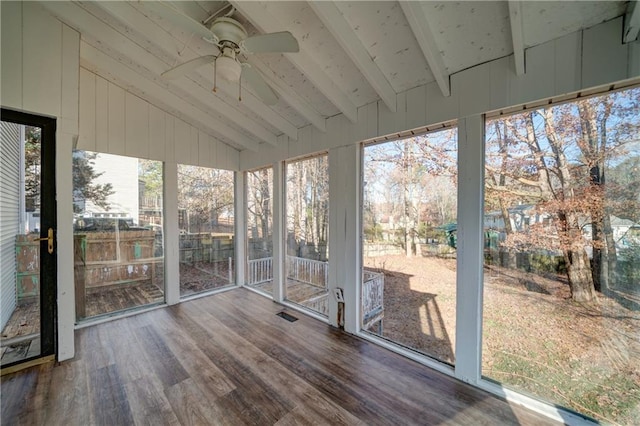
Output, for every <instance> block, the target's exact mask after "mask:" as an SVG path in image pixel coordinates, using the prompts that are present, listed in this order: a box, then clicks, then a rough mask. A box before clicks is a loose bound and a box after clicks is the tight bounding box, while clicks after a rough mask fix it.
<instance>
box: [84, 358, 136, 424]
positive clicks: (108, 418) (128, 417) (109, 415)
mask: <svg viewBox="0 0 640 426" xmlns="http://www.w3.org/2000/svg"><path fill="white" fill-rule="evenodd" d="M89 391H90V393H91V400H92V401H91V402H92V405H93V412H92V418H91V423H93V424H100V425H128V424H132V423H133V415H132V414H131V407H130V406H129V401H128V399H127V394H126V391H125V388H124V385H123V383H122V381H121V380H120V374H119V373H118V369H117V367H116V366H115V365H114V364H110V365H107V366H106V367H101V368H98V369H96V370H92V371H89Z"/></svg>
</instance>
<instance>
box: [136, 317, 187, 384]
mask: <svg viewBox="0 0 640 426" xmlns="http://www.w3.org/2000/svg"><path fill="white" fill-rule="evenodd" d="M135 335H136V337H137V339H138V341H139V342H140V344H141V345H142V346H143V347H144V350H145V352H146V353H147V354H149V355H150V356H149V357H147V360H148V361H149V362H150V363H151V365H152V366H153V368H154V370H155V374H156V375H157V376H158V377H160V380H161V381H162V383H163V385H164V386H165V387H169V386H173V385H175V384H177V383H180V382H181V381H183V380H186V379H188V378H189V374H187V372H186V371H185V369H184V368H183V367H182V364H180V361H178V359H177V358H176V357H175V355H174V354H173V352H171V350H170V349H169V348H168V347H167V345H166V344H165V343H164V341H163V338H162V337H161V336H160V334H158V331H157V330H156V329H155V327H154V326H152V325H147V326H145V327H142V328H139V329H136V330H135Z"/></svg>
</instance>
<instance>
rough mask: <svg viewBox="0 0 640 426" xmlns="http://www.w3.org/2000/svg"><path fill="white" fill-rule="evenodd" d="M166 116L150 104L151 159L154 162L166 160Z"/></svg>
mask: <svg viewBox="0 0 640 426" xmlns="http://www.w3.org/2000/svg"><path fill="white" fill-rule="evenodd" d="M166 116H167V114H165V113H164V111H162V110H161V109H160V108H157V107H155V106H153V105H151V104H149V158H150V159H152V160H160V161H161V160H164V159H165V145H166V142H165V139H166V133H167V132H166V129H165V122H166V119H167V118H166Z"/></svg>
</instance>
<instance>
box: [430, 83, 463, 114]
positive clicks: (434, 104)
mask: <svg viewBox="0 0 640 426" xmlns="http://www.w3.org/2000/svg"><path fill="white" fill-rule="evenodd" d="M425 96H426V97H427V120H426V121H427V123H430V124H431V123H439V122H441V121H447V120H451V119H452V118H456V117H458V115H459V114H458V113H459V110H458V107H459V105H458V92H452V93H451V96H448V97H444V96H443V95H442V91H441V90H440V88H439V87H438V84H437V83H435V82H434V83H429V84H427V86H426V93H425Z"/></svg>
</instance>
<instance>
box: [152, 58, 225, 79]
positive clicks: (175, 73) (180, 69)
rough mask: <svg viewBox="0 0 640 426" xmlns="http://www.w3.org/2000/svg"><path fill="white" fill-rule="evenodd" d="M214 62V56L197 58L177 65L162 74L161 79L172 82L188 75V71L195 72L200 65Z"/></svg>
mask: <svg viewBox="0 0 640 426" xmlns="http://www.w3.org/2000/svg"><path fill="white" fill-rule="evenodd" d="M215 60H216V57H215V56H214V55H206V56H200V57H199V58H195V59H192V60H190V61H187V62H185V63H183V64H180V65H178V66H177V67H174V68H171V69H170V70H167V71H165V72H163V73H162V77H164V78H166V79H167V80H173V79H175V78H178V77H180V76H183V75H185V74H188V73H189V72H190V71H192V70H195V69H196V68H198V67H201V66H202V65H205V64H210V63H212V62H213V61H215Z"/></svg>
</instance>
